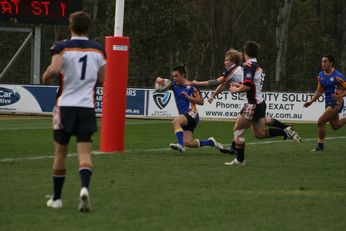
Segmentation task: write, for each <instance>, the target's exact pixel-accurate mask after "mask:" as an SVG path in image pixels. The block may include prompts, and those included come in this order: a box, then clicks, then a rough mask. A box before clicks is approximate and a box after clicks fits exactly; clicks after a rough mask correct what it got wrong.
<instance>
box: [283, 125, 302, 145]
mask: <svg viewBox="0 0 346 231" xmlns="http://www.w3.org/2000/svg"><path fill="white" fill-rule="evenodd" d="M284 131H285V132H286V135H287V137H288V138H290V139H292V140H294V141H296V142H297V143H301V142H302V138H301V137H300V135H299V134H298V132H296V131H295V130H294V129H293V128H292V127H291V126H288V127H287V128H285V129H284Z"/></svg>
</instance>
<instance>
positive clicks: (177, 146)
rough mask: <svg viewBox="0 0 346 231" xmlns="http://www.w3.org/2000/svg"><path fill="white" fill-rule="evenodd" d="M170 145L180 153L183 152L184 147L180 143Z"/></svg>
mask: <svg viewBox="0 0 346 231" xmlns="http://www.w3.org/2000/svg"><path fill="white" fill-rule="evenodd" d="M169 146H170V147H171V149H173V150H177V151H179V152H181V153H184V152H185V148H184V147H183V146H181V145H180V144H170V145H169Z"/></svg>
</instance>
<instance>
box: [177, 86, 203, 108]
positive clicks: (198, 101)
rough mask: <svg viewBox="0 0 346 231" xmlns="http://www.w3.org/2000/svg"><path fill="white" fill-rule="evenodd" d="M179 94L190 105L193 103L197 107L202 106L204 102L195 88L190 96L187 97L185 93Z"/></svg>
mask: <svg viewBox="0 0 346 231" xmlns="http://www.w3.org/2000/svg"><path fill="white" fill-rule="evenodd" d="M181 94H183V95H184V96H185V98H186V99H188V100H189V101H190V102H191V103H195V104H198V105H203V104H204V100H203V98H202V96H201V93H200V91H199V90H197V89H196V88H195V89H194V91H193V93H192V95H191V96H190V95H188V94H187V92H185V91H184V92H182V93H181Z"/></svg>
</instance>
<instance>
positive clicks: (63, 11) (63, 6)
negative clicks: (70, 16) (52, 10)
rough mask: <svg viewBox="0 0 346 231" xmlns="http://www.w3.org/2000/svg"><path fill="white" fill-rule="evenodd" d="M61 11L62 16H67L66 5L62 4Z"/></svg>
mask: <svg viewBox="0 0 346 231" xmlns="http://www.w3.org/2000/svg"><path fill="white" fill-rule="evenodd" d="M60 9H61V16H63V17H64V16H65V9H66V4H65V3H63V2H61V3H60Z"/></svg>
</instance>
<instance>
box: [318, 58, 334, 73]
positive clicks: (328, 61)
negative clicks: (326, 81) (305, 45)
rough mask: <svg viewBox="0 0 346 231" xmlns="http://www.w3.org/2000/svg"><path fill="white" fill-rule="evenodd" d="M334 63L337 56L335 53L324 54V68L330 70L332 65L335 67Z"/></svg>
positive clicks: (322, 63)
mask: <svg viewBox="0 0 346 231" xmlns="http://www.w3.org/2000/svg"><path fill="white" fill-rule="evenodd" d="M334 63H335V58H334V56H333V55H330V54H326V55H323V56H322V60H321V66H322V69H323V70H325V71H329V70H330V69H331V68H332V67H334Z"/></svg>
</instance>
